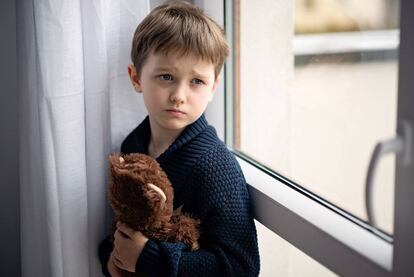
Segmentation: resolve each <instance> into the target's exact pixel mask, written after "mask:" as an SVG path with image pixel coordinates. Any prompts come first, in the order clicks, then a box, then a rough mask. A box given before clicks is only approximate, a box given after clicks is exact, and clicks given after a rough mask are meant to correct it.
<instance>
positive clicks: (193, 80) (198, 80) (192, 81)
mask: <svg viewBox="0 0 414 277" xmlns="http://www.w3.org/2000/svg"><path fill="white" fill-rule="evenodd" d="M191 83H193V84H195V85H202V84H204V82H203V81H202V80H200V79H192V80H191Z"/></svg>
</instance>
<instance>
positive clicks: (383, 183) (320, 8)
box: [235, 0, 399, 276]
mask: <svg viewBox="0 0 414 277" xmlns="http://www.w3.org/2000/svg"><path fill="white" fill-rule="evenodd" d="M238 5H240V6H239V7H240V10H239V14H238V15H237V14H236V21H235V22H237V20H239V24H240V25H239V34H238V35H239V44H238V45H236V47H238V48H239V56H238V60H237V61H236V65H237V66H238V70H239V75H237V76H236V82H237V84H238V91H236V95H238V97H239V99H238V101H239V103H240V105H239V106H238V107H236V109H237V111H236V112H238V113H239V126H240V128H239V129H238V130H236V134H238V135H237V136H236V147H237V148H239V149H240V150H241V151H243V152H245V153H246V154H248V155H249V156H251V157H253V158H255V159H256V160H258V161H259V162H261V163H263V164H265V165H267V166H268V167H270V168H272V169H273V170H274V171H276V172H278V173H280V174H282V175H285V176H286V177H288V178H290V179H291V180H293V181H295V182H297V183H298V184H300V185H301V186H303V187H305V188H306V189H308V190H310V191H312V192H314V193H315V194H317V195H319V196H321V197H322V198H324V199H325V200H327V201H329V202H331V203H332V204H334V205H336V206H338V207H339V208H341V209H343V210H345V211H347V212H349V213H350V214H352V215H354V216H356V217H358V218H360V219H361V220H366V219H367V218H366V209H365V200H364V197H365V192H364V191H365V177H366V173H367V168H368V163H369V160H370V157H371V154H372V151H373V149H374V147H375V145H376V144H377V143H378V142H379V141H382V140H386V139H388V138H391V137H393V136H395V130H396V116H397V96H398V82H397V81H398V45H399V1H395V0H366V1H358V0H295V1H272V0H261V1H250V0H240V1H239V2H238ZM236 24H237V23H236ZM236 29H237V28H236ZM236 43H237V42H236ZM236 126H237V125H236ZM394 163H395V157H394V156H392V155H390V156H388V157H385V158H384V159H382V160H381V162H380V163H379V167H378V169H377V173H376V175H375V184H374V187H375V189H374V204H375V211H374V213H375V216H376V218H377V222H378V223H377V226H375V227H376V228H378V229H380V230H382V231H383V232H385V233H387V234H390V235H392V233H393V212H394V210H393V205H394V202H393V199H394V167H395V165H394ZM257 226H258V229H259V243H260V251H261V258H262V272H261V276H333V275H335V274H333V273H332V272H330V271H329V270H327V269H325V268H324V267H323V266H321V265H319V264H318V263H317V262H315V261H313V260H312V259H311V258H309V257H307V256H306V255H305V254H303V253H302V252H300V251H299V250H297V249H295V248H294V247H293V246H292V245H290V244H289V243H288V242H286V241H284V240H283V239H281V238H279V237H278V236H277V235H275V234H273V233H272V232H270V231H269V230H267V229H266V228H265V227H263V226H261V225H260V223H258V222H257ZM310 239H311V238H310ZM361 243H363V242H361Z"/></svg>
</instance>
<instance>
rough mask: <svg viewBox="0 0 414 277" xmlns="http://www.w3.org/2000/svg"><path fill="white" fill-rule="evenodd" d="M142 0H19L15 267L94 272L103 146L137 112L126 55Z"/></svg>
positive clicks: (115, 140) (102, 205) (106, 149)
mask: <svg viewBox="0 0 414 277" xmlns="http://www.w3.org/2000/svg"><path fill="white" fill-rule="evenodd" d="M148 11H149V1H148V0H141V1H120V0H119V1H111V0H90V1H80V0H78V1H61V0H36V1H24V0H20V1H18V4H17V13H18V47H19V49H18V61H19V62H18V63H19V64H18V71H19V99H20V102H19V106H20V107H19V113H20V155H21V156H20V161H21V163H20V203H21V204H20V205H21V255H22V257H21V261H22V275H23V276H101V273H100V266H99V262H98V259H97V245H98V243H99V241H100V240H101V239H102V238H103V237H104V236H105V233H106V231H107V230H106V226H107V223H108V215H107V200H106V186H107V156H108V154H109V153H110V152H114V151H118V148H119V144H120V141H121V140H122V138H123V137H124V136H125V135H126V134H127V132H128V131H130V130H131V129H132V128H133V126H135V125H136V124H137V122H138V121H140V120H141V119H142V118H143V116H144V115H145V109H144V105H143V103H142V100H141V99H140V98H139V97H138V96H137V95H135V94H134V93H133V90H132V89H131V85H130V83H129V80H128V75H127V64H128V63H129V62H130V61H129V52H130V47H131V41H132V36H133V31H134V29H135V27H136V26H137V24H138V23H139V21H140V20H142V18H143V17H144V16H145V15H146V14H147V13H148Z"/></svg>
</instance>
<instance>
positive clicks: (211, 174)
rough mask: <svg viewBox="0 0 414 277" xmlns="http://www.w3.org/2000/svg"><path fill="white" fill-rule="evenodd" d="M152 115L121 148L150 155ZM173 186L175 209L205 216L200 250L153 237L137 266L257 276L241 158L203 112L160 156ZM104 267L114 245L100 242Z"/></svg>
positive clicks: (157, 272) (161, 272)
mask: <svg viewBox="0 0 414 277" xmlns="http://www.w3.org/2000/svg"><path fill="white" fill-rule="evenodd" d="M149 139H150V126H149V119H148V117H147V118H146V119H145V120H144V121H143V122H142V123H141V124H140V125H139V126H138V127H137V128H136V129H135V130H134V131H132V132H131V133H130V134H129V135H128V137H127V138H126V139H125V140H124V142H123V143H122V146H121V152H122V153H124V154H129V153H137V152H138V153H144V154H148V143H149ZM157 161H158V163H159V164H160V165H161V168H162V169H163V170H164V171H165V172H166V174H167V176H168V178H169V179H170V181H171V183H172V185H173V188H174V209H176V208H179V207H182V211H183V212H186V213H190V214H191V215H192V216H193V217H195V218H198V219H200V220H201V225H200V239H199V243H200V249H199V250H197V251H194V252H190V251H187V250H186V247H185V245H184V244H182V243H165V242H158V241H152V240H149V242H148V243H147V244H146V246H145V248H144V250H143V252H142V253H141V255H140V257H139V259H138V261H137V264H136V271H137V272H140V273H144V274H145V275H148V276H257V275H258V274H259V268H260V262H259V253H258V247H257V235H256V229H255V225H254V221H253V217H252V214H251V209H250V200H249V194H248V191H247V186H246V181H245V179H244V177H243V174H242V171H241V169H240V166H239V165H238V163H237V161H236V159H235V158H234V156H233V155H232V154H231V152H230V151H229V150H228V149H227V147H226V146H225V144H224V143H223V142H221V141H220V140H219V138H218V137H217V134H216V131H215V130H214V128H213V127H212V126H210V125H208V123H207V121H206V119H205V117H204V115H203V116H201V117H200V118H199V119H198V120H197V121H196V122H194V123H193V124H191V125H189V126H187V128H186V129H185V130H184V131H183V132H182V133H181V135H180V136H179V137H178V138H177V139H176V140H175V142H174V143H173V144H172V145H171V146H170V147H169V148H168V149H167V150H166V151H165V152H164V153H163V154H161V155H160V156H159V157H158V158H157ZM99 251H100V253H99V254H100V259H101V262H102V263H103V272H104V273H105V274H107V270H106V268H105V266H104V265H106V263H107V260H108V257H109V253H110V252H111V251H112V246H111V245H110V244H108V242H107V241H106V240H105V241H103V242H102V243H101V246H100V249H99Z"/></svg>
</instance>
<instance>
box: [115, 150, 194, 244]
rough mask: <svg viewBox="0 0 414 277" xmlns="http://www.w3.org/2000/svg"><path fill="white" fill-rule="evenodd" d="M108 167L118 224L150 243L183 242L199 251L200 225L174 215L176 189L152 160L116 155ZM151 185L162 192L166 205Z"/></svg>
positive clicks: (189, 218)
mask: <svg viewBox="0 0 414 277" xmlns="http://www.w3.org/2000/svg"><path fill="white" fill-rule="evenodd" d="M109 165H110V183H109V193H108V197H109V201H110V204H111V206H112V208H113V210H114V213H115V220H114V221H115V222H118V221H121V222H123V223H125V224H127V225H128V226H130V227H131V228H132V229H134V230H136V231H141V232H142V233H143V234H144V235H145V236H147V237H148V238H150V239H155V240H158V241H167V242H184V243H185V244H187V245H188V247H189V249H190V250H196V249H198V243H197V240H198V238H199V232H198V229H197V228H198V225H199V224H200V222H199V221H198V220H195V219H193V218H191V217H190V216H189V215H185V214H175V213H174V214H173V188H172V186H171V183H170V181H169V180H168V177H167V175H166V174H165V173H164V171H162V169H161V167H160V166H159V164H158V163H157V162H156V161H155V160H154V159H153V158H151V157H150V156H147V155H144V154H137V153H134V154H129V155H125V156H122V157H121V156H120V155H117V154H114V155H111V156H110V157H109ZM148 184H153V185H155V186H156V187H158V188H159V189H161V190H162V191H163V192H164V194H165V196H166V201H164V199H163V197H162V196H161V194H160V193H159V192H157V190H156V189H154V188H153V187H152V186H151V185H148ZM113 230H115V229H113ZM112 234H113V233H112Z"/></svg>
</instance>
